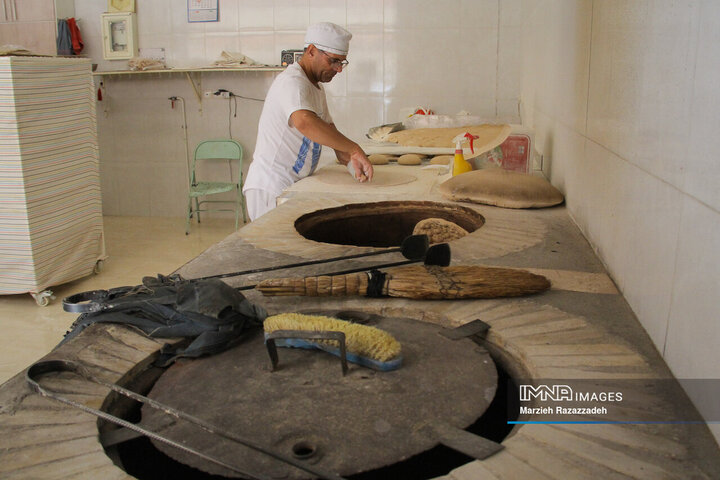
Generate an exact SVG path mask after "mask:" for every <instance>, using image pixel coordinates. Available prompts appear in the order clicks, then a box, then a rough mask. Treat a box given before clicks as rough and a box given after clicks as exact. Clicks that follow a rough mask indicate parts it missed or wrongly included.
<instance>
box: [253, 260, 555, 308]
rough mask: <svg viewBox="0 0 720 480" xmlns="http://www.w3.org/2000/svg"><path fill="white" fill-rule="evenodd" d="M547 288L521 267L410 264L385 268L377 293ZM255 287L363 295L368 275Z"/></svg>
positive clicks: (477, 293)
mask: <svg viewBox="0 0 720 480" xmlns="http://www.w3.org/2000/svg"><path fill="white" fill-rule="evenodd" d="M548 288H550V282H549V281H548V279H547V278H545V277H543V276H541V275H535V274H533V273H530V272H527V271H525V270H517V269H511V268H498V267H477V266H453V267H438V266H428V265H412V266H407V267H399V268H396V269H392V270H388V271H387V272H386V277H385V281H384V284H383V286H382V289H381V294H382V295H386V296H391V297H401V298H413V299H427V300H439V299H464V298H497V297H515V296H520V295H529V294H533V293H539V292H542V291H544V290H547V289H548ZM257 289H258V290H259V291H261V292H262V293H263V295H266V296H280V295H304V296H311V297H317V296H333V297H336V296H346V295H366V294H367V289H368V275H367V272H365V273H353V274H348V275H338V276H319V277H305V278H277V279H270V280H264V281H262V282H260V284H259V285H258V286H257Z"/></svg>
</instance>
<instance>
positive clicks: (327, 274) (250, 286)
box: [236, 259, 422, 290]
mask: <svg viewBox="0 0 720 480" xmlns="http://www.w3.org/2000/svg"><path fill="white" fill-rule="evenodd" d="M420 261H422V259H418V260H403V261H402V262H394V263H383V264H381V265H370V266H367V267H358V268H352V269H350V270H342V271H340V272H332V273H321V274H319V275H317V276H328V277H334V276H336V275H347V274H348V273H357V272H365V271H367V270H372V269H375V268H390V267H398V266H400V265H408V264H410V263H418V262H420ZM258 285H259V284H255V285H243V286H242V287H237V288H236V290H252V289H253V288H255V287H257V286H258Z"/></svg>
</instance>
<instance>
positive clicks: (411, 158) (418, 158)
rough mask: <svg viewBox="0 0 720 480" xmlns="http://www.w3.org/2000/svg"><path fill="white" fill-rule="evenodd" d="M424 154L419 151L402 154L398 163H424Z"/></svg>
mask: <svg viewBox="0 0 720 480" xmlns="http://www.w3.org/2000/svg"><path fill="white" fill-rule="evenodd" d="M422 159H423V156H422V155H418V154H417V153H406V154H405V155H400V158H398V161H397V162H398V165H420V164H421V163H422Z"/></svg>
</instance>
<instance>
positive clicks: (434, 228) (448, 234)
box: [413, 217, 470, 243]
mask: <svg viewBox="0 0 720 480" xmlns="http://www.w3.org/2000/svg"><path fill="white" fill-rule="evenodd" d="M468 233H470V232H468V231H467V230H465V229H464V228H462V227H461V226H460V225H458V224H456V223H453V222H450V221H448V220H445V219H444V218H435V217H431V218H426V219H424V220H420V221H419V222H418V223H417V224H416V225H415V228H414V229H413V235H427V237H428V240H429V241H430V243H443V242H451V241H453V240H457V239H458V238H462V237H464V236H465V235H467V234H468Z"/></svg>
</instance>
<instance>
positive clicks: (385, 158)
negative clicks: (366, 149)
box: [368, 153, 393, 165]
mask: <svg viewBox="0 0 720 480" xmlns="http://www.w3.org/2000/svg"><path fill="white" fill-rule="evenodd" d="M391 158H393V156H392V155H387V154H385V153H373V154H372V155H369V156H368V160H370V163H372V164H373V165H387V164H388V162H389V161H390V159H391Z"/></svg>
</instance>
